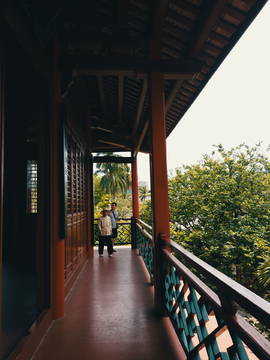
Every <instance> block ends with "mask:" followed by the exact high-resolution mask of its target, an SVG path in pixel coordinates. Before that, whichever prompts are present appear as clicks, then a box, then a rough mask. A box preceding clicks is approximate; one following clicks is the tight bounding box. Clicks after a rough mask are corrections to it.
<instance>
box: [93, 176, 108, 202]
mask: <svg viewBox="0 0 270 360" xmlns="http://www.w3.org/2000/svg"><path fill="white" fill-rule="evenodd" d="M100 180H101V178H100V176H98V174H94V205H95V206H97V204H98V203H99V202H101V200H102V198H103V197H104V196H105V195H106V191H105V190H103V189H102V188H101V186H100Z"/></svg>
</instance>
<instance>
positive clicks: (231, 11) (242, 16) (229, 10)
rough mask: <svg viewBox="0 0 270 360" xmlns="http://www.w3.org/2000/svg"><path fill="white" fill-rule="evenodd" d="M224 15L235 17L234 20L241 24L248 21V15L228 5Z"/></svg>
mask: <svg viewBox="0 0 270 360" xmlns="http://www.w3.org/2000/svg"><path fill="white" fill-rule="evenodd" d="M224 13H225V14H227V15H229V16H231V17H233V18H234V19H236V20H238V21H240V22H242V21H244V20H245V19H246V15H245V13H244V12H243V11H240V10H238V9H236V8H235V7H233V6H231V5H226V6H225V7H224Z"/></svg>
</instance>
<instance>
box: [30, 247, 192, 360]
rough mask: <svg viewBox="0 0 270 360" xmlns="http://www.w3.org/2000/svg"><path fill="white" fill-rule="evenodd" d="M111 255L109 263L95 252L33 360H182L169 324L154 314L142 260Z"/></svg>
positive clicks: (123, 251) (121, 250) (131, 254)
mask: <svg viewBox="0 0 270 360" xmlns="http://www.w3.org/2000/svg"><path fill="white" fill-rule="evenodd" d="M116 249H117V252H116V253H114V257H113V258H109V257H108V255H107V253H106V251H105V252H104V257H99V256H98V254H97V250H95V256H94V258H93V259H89V260H88V262H87V263H86V265H85V267H84V268H83V270H82V272H81V274H80V276H79V278H78V279H77V281H76V283H75V284H74V286H73V288H72V290H71V291H70V293H69V294H68V296H67V299H66V304H65V316H64V317H63V318H62V319H59V320H56V321H54V322H53V324H52V326H51V328H50V330H49V331H48V333H47V335H46V337H45V338H44V340H43V342H42V343H41V345H40V347H39V348H38V349H37V351H36V354H35V355H34V357H33V359H34V360H48V359H50V360H56V359H57V360H60V359H65V360H69V359H70V360H71V359H72V360H74V359H76V360H84V359H94V360H102V359H107V360H116V359H117V360H119V359H127V360H135V359H136V360H137V359H140V360H146V359H147V360H149V359H155V360H165V359H166V360H167V359H169V360H176V359H177V360H182V359H185V358H186V357H185V355H184V353H183V350H182V348H181V345H180V344H179V341H178V339H177V338H176V336H175V334H174V330H173V329H172V326H171V324H170V322H169V319H168V318H162V317H157V316H156V315H155V313H154V309H153V303H154V302H153V287H152V286H150V285H149V276H148V274H147V273H146V271H145V267H144V264H143V261H142V258H141V256H139V255H138V252H137V250H131V248H130V247H116ZM105 250H106V248H105Z"/></svg>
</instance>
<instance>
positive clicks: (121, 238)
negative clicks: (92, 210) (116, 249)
mask: <svg viewBox="0 0 270 360" xmlns="http://www.w3.org/2000/svg"><path fill="white" fill-rule="evenodd" d="M97 222H98V219H94V239H95V240H94V246H97V245H98V243H99V237H98V226H97ZM117 226H118V228H117V238H116V239H115V240H114V245H130V244H131V219H130V218H122V219H121V220H120V221H117Z"/></svg>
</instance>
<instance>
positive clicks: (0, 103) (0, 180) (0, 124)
mask: <svg viewBox="0 0 270 360" xmlns="http://www.w3.org/2000/svg"><path fill="white" fill-rule="evenodd" d="M4 52H5V18H4V11H2V14H1V15H0V309H1V308H2V306H1V305H2V248H3V194H4V114H5V113H4V100H5V98H4V87H5V82H4V73H5V66H4V64H5V56H4ZM0 326H1V312H0ZM0 348H1V339H0Z"/></svg>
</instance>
